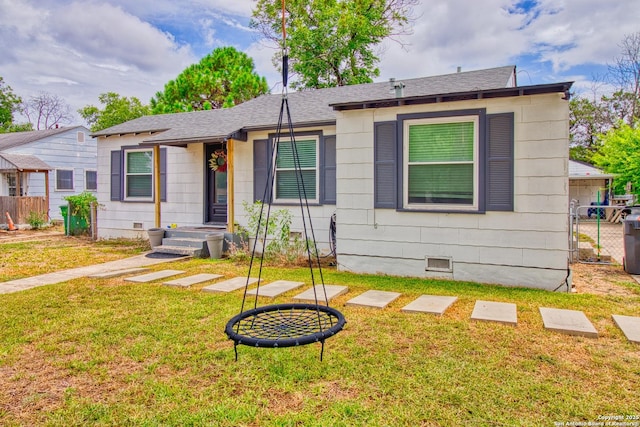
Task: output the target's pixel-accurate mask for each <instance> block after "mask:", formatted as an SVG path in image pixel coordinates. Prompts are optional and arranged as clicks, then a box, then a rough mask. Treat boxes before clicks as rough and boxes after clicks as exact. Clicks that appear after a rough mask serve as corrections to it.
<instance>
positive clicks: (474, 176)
mask: <svg viewBox="0 0 640 427" xmlns="http://www.w3.org/2000/svg"><path fill="white" fill-rule="evenodd" d="M373 131H374V132H373V138H374V143H373V145H374V174H373V177H374V187H373V188H374V207H375V208H379V209H397V210H422V211H434V212H448V211H451V212H477V213H483V212H486V211H513V210H514V141H515V121H514V113H513V112H506V113H496V114H486V110H484V109H468V110H452V111H438V112H425V113H410V114H401V115H398V119H397V120H393V121H384V122H376V123H374V128H373Z"/></svg>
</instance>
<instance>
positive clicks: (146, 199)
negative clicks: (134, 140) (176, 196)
mask: <svg viewBox="0 0 640 427" xmlns="http://www.w3.org/2000/svg"><path fill="white" fill-rule="evenodd" d="M123 151H124V165H123V168H124V169H123V171H122V172H123V173H122V175H123V183H124V186H123V188H122V191H123V193H124V194H123V196H124V197H123V198H122V200H126V201H131V202H149V201H153V193H154V189H153V185H154V182H155V179H154V176H153V174H154V170H153V150H152V149H150V148H125V149H123ZM134 152H149V153H151V173H150V174H146V173H145V174H142V173H140V174H133V173H131V174H130V173H127V162H128V161H129V156H128V154H129V153H134ZM130 175H135V176H143V175H151V195H150V196H149V197H131V196H129V194H128V192H127V188H128V186H127V184H128V180H129V176H130Z"/></svg>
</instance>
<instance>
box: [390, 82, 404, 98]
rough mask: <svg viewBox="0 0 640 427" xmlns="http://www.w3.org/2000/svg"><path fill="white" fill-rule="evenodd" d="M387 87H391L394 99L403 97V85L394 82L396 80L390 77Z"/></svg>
mask: <svg viewBox="0 0 640 427" xmlns="http://www.w3.org/2000/svg"><path fill="white" fill-rule="evenodd" d="M389 85H391V90H395V92H396V98H402V97H403V96H404V90H403V89H404V83H402V82H396V79H394V78H393V77H392V78H390V79H389Z"/></svg>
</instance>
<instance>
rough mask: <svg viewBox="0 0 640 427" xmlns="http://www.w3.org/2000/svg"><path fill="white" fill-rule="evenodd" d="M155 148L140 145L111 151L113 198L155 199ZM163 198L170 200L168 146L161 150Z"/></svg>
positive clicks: (135, 200) (122, 199)
mask: <svg viewBox="0 0 640 427" xmlns="http://www.w3.org/2000/svg"><path fill="white" fill-rule="evenodd" d="M152 164H153V151H152V150H150V149H141V148H139V147H138V146H127V147H121V148H120V149H119V150H114V151H111V171H110V183H109V192H110V195H109V197H110V200H113V201H131V202H153V201H154V196H153V194H155V193H154V186H153V182H154V179H153V171H152ZM160 200H161V201H163V202H166V201H167V149H166V148H161V149H160Z"/></svg>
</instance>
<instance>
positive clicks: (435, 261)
mask: <svg viewBox="0 0 640 427" xmlns="http://www.w3.org/2000/svg"><path fill="white" fill-rule="evenodd" d="M425 270H426V271H440V272H445V273H451V272H452V271H453V263H452V262H451V258H443V257H440V258H435V257H430V256H428V257H426V266H425Z"/></svg>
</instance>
